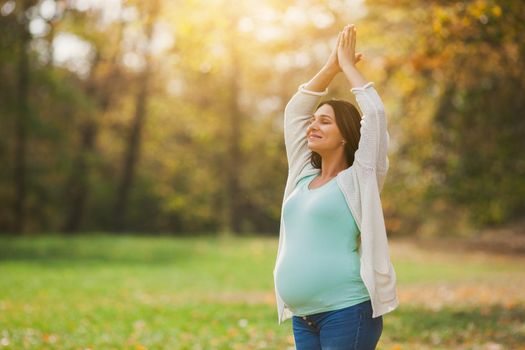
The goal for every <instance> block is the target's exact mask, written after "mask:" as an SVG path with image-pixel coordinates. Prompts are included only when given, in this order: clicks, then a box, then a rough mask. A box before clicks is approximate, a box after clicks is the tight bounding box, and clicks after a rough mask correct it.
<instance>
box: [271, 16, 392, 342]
mask: <svg viewBox="0 0 525 350" xmlns="http://www.w3.org/2000/svg"><path fill="white" fill-rule="evenodd" d="M355 43H356V28H355V26H354V25H347V26H346V27H345V28H344V29H343V31H342V32H340V33H339V36H338V39H337V45H336V47H334V49H333V51H332V53H331V54H330V56H329V58H328V61H327V63H326V64H325V65H324V67H323V68H322V69H321V70H320V71H319V73H317V74H316V75H315V77H314V78H312V79H311V80H310V81H309V82H308V83H306V84H302V85H300V86H299V88H298V91H297V92H296V93H295V95H294V96H293V97H292V98H291V100H290V101H289V102H288V104H287V105H286V108H285V112H284V136H285V145H286V155H287V157H288V165H289V169H288V180H287V183H286V187H285V191H284V200H283V206H282V211H281V228H280V233H279V246H278V250H277V259H276V262H275V268H274V271H273V274H274V282H275V293H276V300H277V311H278V323H279V324H281V323H282V322H283V321H285V320H286V319H289V318H292V327H293V333H294V339H295V346H296V349H298V350H314V349H324V350H327V349H330V350H343V349H344V350H347V349H348V350H350V349H363V350H364V349H367V350H368V349H375V347H376V345H377V342H378V340H379V338H380V336H381V333H382V331H383V317H382V315H383V314H385V313H387V312H390V311H392V310H394V309H395V308H396V307H397V306H398V304H399V302H398V299H397V294H396V273H395V271H394V267H393V266H392V263H391V261H390V255H389V250H388V241H387V236H386V230H385V224H384V219H383V211H382V206H381V199H380V192H381V190H382V187H383V184H384V181H385V176H386V173H387V170H388V165H389V163H388V158H387V147H388V139H389V135H388V131H387V121H386V117H385V111H384V106H383V103H382V101H381V98H380V97H379V95H378V94H377V92H376V90H375V88H374V83H373V82H367V80H365V78H364V77H363V76H362V75H361V73H360V72H359V71H358V70H357V69H356V63H357V62H359V61H360V60H361V58H362V55H361V54H359V53H357V54H356V53H355ZM340 72H342V73H343V74H344V76H345V77H346V79H347V80H348V83H349V84H350V90H351V92H352V93H353V94H354V95H355V97H356V101H357V104H358V106H359V108H360V110H361V112H362V116H361V115H360V113H359V111H358V110H357V108H356V107H355V106H354V105H353V104H352V103H350V102H348V101H345V100H335V99H333V100H327V101H324V102H321V103H319V99H320V97H321V96H325V95H326V94H327V87H328V85H329V84H330V82H331V81H332V79H333V78H334V77H335V76H336V75H337V74H338V73H340Z"/></svg>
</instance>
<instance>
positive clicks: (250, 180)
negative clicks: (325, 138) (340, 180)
mask: <svg viewBox="0 0 525 350" xmlns="http://www.w3.org/2000/svg"><path fill="white" fill-rule="evenodd" d="M347 23H355V24H356V26H357V28H358V30H357V48H356V50H357V51H358V52H362V53H363V54H364V60H363V61H362V62H360V63H358V68H360V70H361V71H362V72H363V74H364V76H365V77H366V78H367V79H368V80H370V81H373V82H374V83H375V87H376V89H377V90H378V93H379V95H380V96H381V97H382V99H383V102H384V104H385V108H386V112H387V118H388V130H389V132H390V141H391V142H390V148H389V159H390V170H389V175H388V177H387V180H386V182H385V186H384V189H383V192H382V194H381V196H382V203H383V210H384V215H385V222H386V226H387V233H388V236H389V241H390V242H391V247H392V250H391V251H392V260H393V262H394V265H395V266H396V271H397V272H398V279H399V285H400V300H401V302H402V304H401V307H400V309H399V310H396V311H395V312H394V313H392V314H390V315H389V317H385V336H384V337H383V338H382V340H381V343H380V346H381V347H382V348H384V349H401V348H403V349H405V348H406V349H412V348H413V349H426V348H429V349H441V348H442V349H452V348H454V349H456V348H458V349H459V348H461V349H489V350H497V349H518V348H520V347H519V346H521V345H523V344H525V328H524V327H523V324H525V307H524V306H523V305H524V303H525V300H524V296H523V293H522V292H520V291H522V290H523V288H525V273H524V268H523V267H524V266H525V259H524V253H525V199H524V198H525V156H524V151H525V98H524V96H525V95H524V91H525V64H524V62H525V2H523V1H521V0H507V1H503V0H465V1H445V0H442V1H440V0H411V1H408V0H396V1H390V0H389V1H387V0H328V1H313V0H279V1H276V0H259V1H254V0H246V1H236V2H235V1H228V0H206V1H204V0H149V1H139V0H128V1H126V0H67V1H66V0H17V1H14V0H9V1H5V0H0V233H2V234H0V348H1V347H2V346H4V347H7V348H9V347H10V346H12V348H13V349H14V348H17V349H18V348H35V349H37V348H38V349H42V348H75V349H77V348H79V346H81V345H82V346H83V347H82V348H87V347H90V346H92V347H95V348H129V349H145V348H170V349H223V348H224V349H256V348H257V349H283V348H288V349H293V338H291V328H290V327H291V326H290V324H289V323H288V324H285V325H284V326H281V327H278V326H277V323H276V322H277V315H276V310H275V304H274V296H273V280H272V275H271V271H272V268H273V264H274V259H275V254H276V249H277V236H278V230H279V219H280V210H281V204H282V195H283V192H284V185H285V181H286V176H287V161H286V155H285V148H284V140H283V110H284V107H285V105H286V103H287V101H288V100H289V98H290V97H291V96H292V95H293V94H294V93H295V91H296V90H297V87H298V86H299V84H301V83H304V82H306V81H308V80H309V79H310V78H311V77H312V76H313V75H314V74H315V73H316V72H317V71H318V70H319V68H320V67H321V66H322V65H323V64H324V62H325V60H326V59H327V57H328V55H329V53H330V51H331V49H332V47H333V46H334V45H335V40H336V36H337V33H338V32H339V31H340V30H341V29H342V28H343V26H344V25H345V24H347ZM331 97H337V98H347V99H349V100H351V101H354V100H353V95H352V93H351V92H350V86H349V85H348V83H347V82H346V81H345V79H344V77H343V76H339V77H337V78H336V79H335V80H334V82H333V83H332V85H331V86H330V88H329V95H328V96H327V97H326V98H331ZM354 102H355V101H354ZM135 234H136V236H137V237H132V236H134V235H135ZM203 234H206V235H203ZM176 236H180V238H181V239H178V238H176ZM203 237H204V238H203ZM225 237H226V238H225ZM228 237H229V238H228ZM154 238H156V239H154ZM182 238H184V239H182ZM186 238H188V240H186ZM413 242H419V243H418V245H417V246H416V245H413V244H412V243H413ZM425 242H426V243H425ZM439 247H441V248H443V249H441V250H439V249H438V248H439ZM478 248H480V249H478ZM438 250H439V253H438ZM479 251H483V252H484V253H483V254H482V255H478V252H479ZM487 254H488V255H487ZM247 262H249V264H247ZM167 276H169V277H167ZM509 282H510V283H509ZM210 291H213V293H210ZM418 301H420V302H421V305H422V306H421V305H419V304H417V302H418ZM463 302H470V303H472V305H470V306H466V308H465V309H462V310H461V311H458V310H457V307H458V305H459V304H461V305H463ZM494 303H495V304H496V306H495V308H492V306H491V305H494ZM418 305H419V306H418ZM448 306H451V307H452V308H451V309H445V307H448ZM411 307H413V308H411ZM423 310H427V311H423ZM428 310H430V311H428ZM50 313H52V314H54V315H57V314H58V315H61V316H63V317H64V318H63V319H62V318H60V319H57V318H55V317H53V316H52V315H51V314H50ZM188 320H192V321H194V322H191V324H190V323H188ZM209 320H214V321H213V322H212V323H208V321H209ZM79 325H80V326H79ZM115 325H118V326H115ZM115 327H117V328H118V329H116V328H115ZM149 327H151V328H149ZM175 329H177V330H179V331H180V332H179V333H177V332H178V331H177V332H176V331H175ZM108 330H111V331H108ZM108 332H109V333H108ZM469 342H470V344H471V347H468V346H467V345H465V344H467V343H469ZM123 344H125V345H123ZM167 344H168V345H167ZM414 344H417V345H414ZM428 344H430V345H428ZM460 344H463V345H461V346H464V347H461V346H460ZM472 344H474V345H472ZM476 344H477V345H476ZM520 344H521V345H520ZM426 346H428V347H426ZM521 349H523V347H521Z"/></svg>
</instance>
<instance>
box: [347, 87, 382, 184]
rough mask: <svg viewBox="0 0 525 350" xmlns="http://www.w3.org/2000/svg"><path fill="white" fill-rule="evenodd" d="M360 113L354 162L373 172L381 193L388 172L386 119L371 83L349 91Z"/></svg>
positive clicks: (379, 99) (380, 101)
mask: <svg viewBox="0 0 525 350" xmlns="http://www.w3.org/2000/svg"><path fill="white" fill-rule="evenodd" d="M351 91H352V93H353V94H354V95H355V97H356V101H357V104H358V105H359V108H360V109H361V112H362V119H361V129H360V132H361V137H360V140H359V145H358V149H357V151H356V152H355V162H356V164H357V165H358V166H361V167H363V168H365V169H367V170H369V171H374V172H375V173H376V176H377V184H378V187H379V190H380V191H381V189H382V187H383V184H384V180H385V176H386V173H387V171H388V166H389V162H388V155H387V150H388V142H389V137H390V136H389V134H388V130H387V119H386V115H385V108H384V105H383V102H382V100H381V98H380V97H379V95H378V94H377V91H376V89H375V88H374V83H373V82H368V83H366V84H365V85H363V86H362V87H355V88H352V89H351Z"/></svg>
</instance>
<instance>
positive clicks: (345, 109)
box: [310, 99, 361, 169]
mask: <svg viewBox="0 0 525 350" xmlns="http://www.w3.org/2000/svg"><path fill="white" fill-rule="evenodd" d="M325 104H328V105H330V106H332V108H333V109H334V114H335V123H336V125H337V127H338V128H339V131H340V132H341V136H343V138H344V139H345V140H346V143H345V145H344V150H345V158H346V161H347V163H348V166H351V165H352V164H354V154H355V151H357V147H358V145H359V139H360V138H361V131H360V128H361V115H360V114H359V111H358V110H357V108H356V107H355V106H354V105H353V104H352V103H350V102H348V101H345V100H337V99H332V100H327V101H323V102H321V103H320V104H319V105H318V106H317V108H316V110H317V109H319V107H321V106H322V105H325ZM310 163H311V164H312V166H313V167H314V168H316V169H321V164H322V158H321V155H320V154H319V153H316V152H314V151H312V154H311V156H310Z"/></svg>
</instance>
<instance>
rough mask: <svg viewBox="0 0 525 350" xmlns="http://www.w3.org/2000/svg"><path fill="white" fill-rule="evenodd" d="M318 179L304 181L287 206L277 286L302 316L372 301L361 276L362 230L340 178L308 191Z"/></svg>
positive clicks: (285, 298) (289, 304)
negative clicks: (359, 248)
mask: <svg viewBox="0 0 525 350" xmlns="http://www.w3.org/2000/svg"><path fill="white" fill-rule="evenodd" d="M316 175H317V174H313V175H310V176H306V177H304V178H302V179H301V180H300V181H299V182H298V184H297V186H296V188H295V189H294V191H293V192H292V193H291V194H290V196H289V197H288V199H287V200H286V202H285V204H284V208H283V219H284V228H285V230H286V234H285V239H284V242H283V246H282V248H281V249H282V250H283V251H282V253H281V254H282V256H281V258H280V263H279V264H278V266H277V267H276V271H275V273H276V276H275V279H276V288H277V290H278V292H279V295H280V296H281V298H282V300H283V301H284V303H285V304H286V305H287V306H288V308H289V309H290V310H291V311H292V313H293V314H294V315H297V316H306V315H311V314H314V313H319V312H324V311H332V310H338V309H341V308H345V307H348V306H352V305H355V304H358V303H361V302H363V301H365V300H369V299H370V295H369V293H368V290H367V289H366V286H365V285H364V283H363V280H362V278H361V275H360V272H359V270H360V260H359V252H358V251H357V249H358V247H357V235H359V234H360V232H359V228H358V227H357V225H356V223H355V220H354V217H353V216H352V213H351V212H350V210H349V208H348V205H347V203H346V201H345V198H344V195H343V193H342V192H341V190H340V189H339V186H338V184H337V180H336V178H335V177H334V178H333V179H331V180H330V181H329V182H327V183H325V184H324V185H322V186H321V187H318V188H314V189H309V188H308V186H309V184H310V182H311V181H312V180H313V179H314V178H315V176H316Z"/></svg>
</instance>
